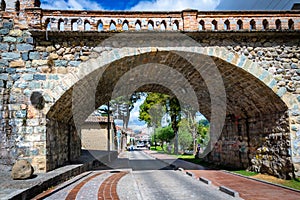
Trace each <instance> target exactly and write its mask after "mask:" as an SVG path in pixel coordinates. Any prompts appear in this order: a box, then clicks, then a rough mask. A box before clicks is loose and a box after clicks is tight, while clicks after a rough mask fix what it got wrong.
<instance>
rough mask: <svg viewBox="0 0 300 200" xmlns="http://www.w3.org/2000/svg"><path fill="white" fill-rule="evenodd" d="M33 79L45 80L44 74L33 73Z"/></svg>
mask: <svg viewBox="0 0 300 200" xmlns="http://www.w3.org/2000/svg"><path fill="white" fill-rule="evenodd" d="M33 79H34V80H37V81H39V80H43V81H44V80H46V75H41V74H34V75H33Z"/></svg>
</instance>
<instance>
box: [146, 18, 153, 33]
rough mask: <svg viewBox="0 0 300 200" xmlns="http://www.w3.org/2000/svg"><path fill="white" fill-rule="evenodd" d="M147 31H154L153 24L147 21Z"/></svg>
mask: <svg viewBox="0 0 300 200" xmlns="http://www.w3.org/2000/svg"><path fill="white" fill-rule="evenodd" d="M147 26H148V31H153V30H154V22H153V21H152V20H149V21H148V25H147Z"/></svg>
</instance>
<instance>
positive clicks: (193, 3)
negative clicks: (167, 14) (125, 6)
mask: <svg viewBox="0 0 300 200" xmlns="http://www.w3.org/2000/svg"><path fill="white" fill-rule="evenodd" d="M219 3H220V0H154V1H141V2H139V3H138V4H137V5H136V6H134V7H132V8H131V10H140V11H181V10H185V9H188V8H190V9H196V10H215V9H216V7H217V6H218V5H219Z"/></svg>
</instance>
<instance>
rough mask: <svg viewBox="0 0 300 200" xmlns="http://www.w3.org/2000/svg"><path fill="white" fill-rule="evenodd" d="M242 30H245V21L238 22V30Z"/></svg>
mask: <svg viewBox="0 0 300 200" xmlns="http://www.w3.org/2000/svg"><path fill="white" fill-rule="evenodd" d="M242 29H243V21H242V20H240V19H239V20H238V21H237V30H242Z"/></svg>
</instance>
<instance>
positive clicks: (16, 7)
mask: <svg viewBox="0 0 300 200" xmlns="http://www.w3.org/2000/svg"><path fill="white" fill-rule="evenodd" d="M15 9H16V11H17V12H19V11H20V1H19V0H17V1H16V3H15Z"/></svg>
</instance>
